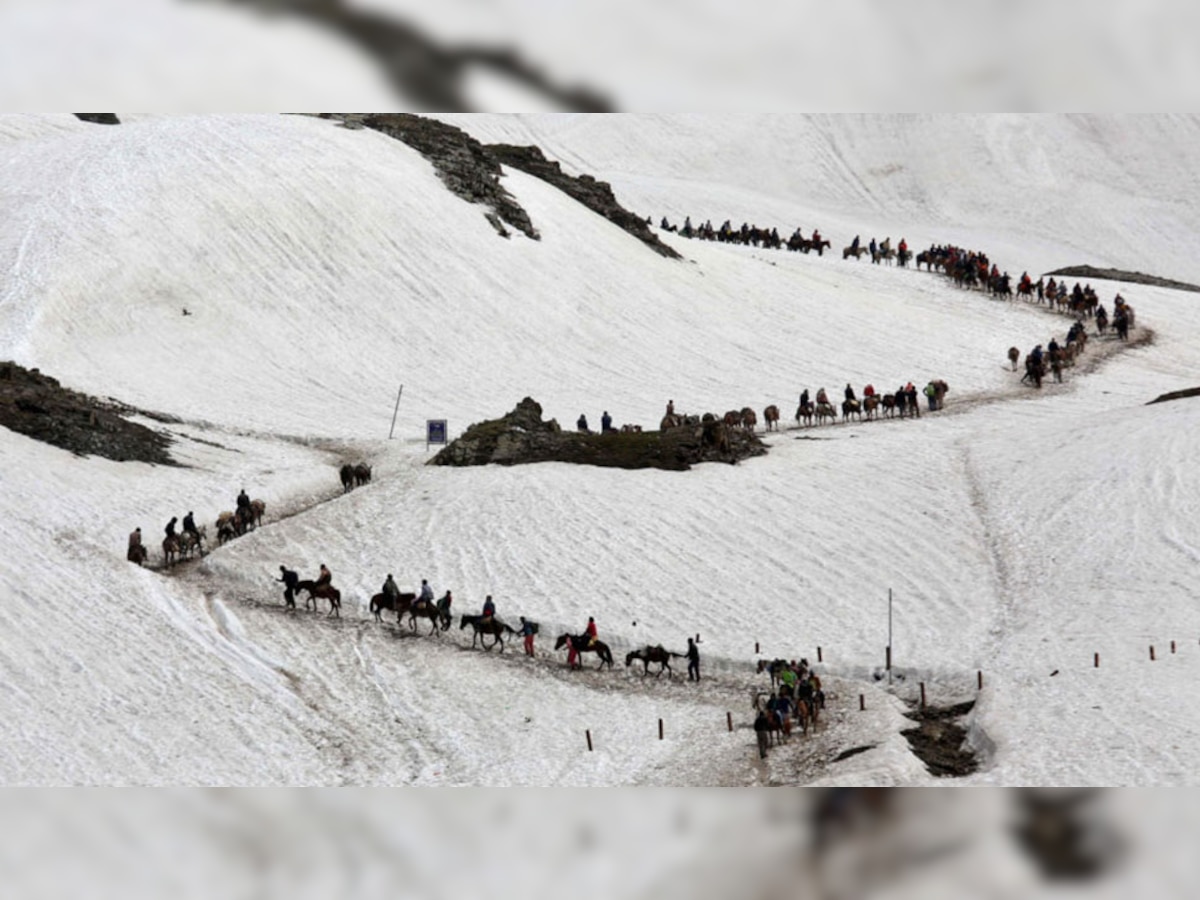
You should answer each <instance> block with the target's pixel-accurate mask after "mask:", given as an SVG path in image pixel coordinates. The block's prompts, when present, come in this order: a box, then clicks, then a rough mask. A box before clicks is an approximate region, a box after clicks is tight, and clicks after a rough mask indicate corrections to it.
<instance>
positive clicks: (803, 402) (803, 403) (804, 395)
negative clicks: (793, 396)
mask: <svg viewBox="0 0 1200 900" xmlns="http://www.w3.org/2000/svg"><path fill="white" fill-rule="evenodd" d="M808 405H809V403H808V388H805V389H804V390H803V391H802V392H801V394H800V408H801V409H805V408H807V407H808Z"/></svg>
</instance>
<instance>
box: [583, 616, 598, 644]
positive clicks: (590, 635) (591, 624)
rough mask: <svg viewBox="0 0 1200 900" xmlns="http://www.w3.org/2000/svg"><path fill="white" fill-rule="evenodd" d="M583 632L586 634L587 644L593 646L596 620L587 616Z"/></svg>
mask: <svg viewBox="0 0 1200 900" xmlns="http://www.w3.org/2000/svg"><path fill="white" fill-rule="evenodd" d="M583 633H584V634H585V635H587V639H588V642H587V645H588V646H589V647H594V646H595V645H596V620H595V619H593V618H592V617H591V616H588V623H587V628H585V629H583Z"/></svg>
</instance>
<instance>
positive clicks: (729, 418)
mask: <svg viewBox="0 0 1200 900" xmlns="http://www.w3.org/2000/svg"><path fill="white" fill-rule="evenodd" d="M741 424H742V414H741V412H740V411H738V410H736V409H731V410H729V412H727V413H725V427H726V428H740V427H741Z"/></svg>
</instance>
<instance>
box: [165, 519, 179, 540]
mask: <svg viewBox="0 0 1200 900" xmlns="http://www.w3.org/2000/svg"><path fill="white" fill-rule="evenodd" d="M178 521H179V517H178V516H171V521H170V522H168V523H167V527H166V528H164V529H163V531H164V532H166V535H167V537H169V538H174V537H175V523H176V522H178Z"/></svg>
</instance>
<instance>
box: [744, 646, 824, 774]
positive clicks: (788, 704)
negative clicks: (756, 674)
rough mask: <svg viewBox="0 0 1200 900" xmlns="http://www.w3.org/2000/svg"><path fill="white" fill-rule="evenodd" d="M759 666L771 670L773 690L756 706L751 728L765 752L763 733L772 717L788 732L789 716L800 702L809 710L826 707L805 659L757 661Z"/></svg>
mask: <svg viewBox="0 0 1200 900" xmlns="http://www.w3.org/2000/svg"><path fill="white" fill-rule="evenodd" d="M759 668H760V669H765V670H767V671H769V672H770V675H771V685H772V691H771V695H770V697H769V698H768V699H767V702H766V703H765V704H757V705H758V714H757V715H756V716H755V719H754V730H755V732H756V733H757V734H758V746H759V754H760V755H761V756H765V755H766V743H767V742H766V733H767V732H768V731H770V730H772V722H771V719H772V717H774V718H775V721H776V722H777V723H778V725H779V727H780V729H782V731H783V733H784V734H788V733H790V732H791V730H792V728H791V721H792V716H793V715H794V714H795V712H796V709H797V703H798V702H803V703H804V704H805V707H806V708H807V709H809V710H818V709H824V708H825V692H824V691H823V690H822V689H821V678H820V676H818V675H817V673H816V672H814V671H813V670H812V668H811V667H810V666H809V664H808V660H807V659H801V660H800V661H799V662H797V661H796V660H794V659H793V660H791V661H788V660H775V661H774V662H773V663H771V664H770V665H769V666H767V665H762V664H760V666H759Z"/></svg>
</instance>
